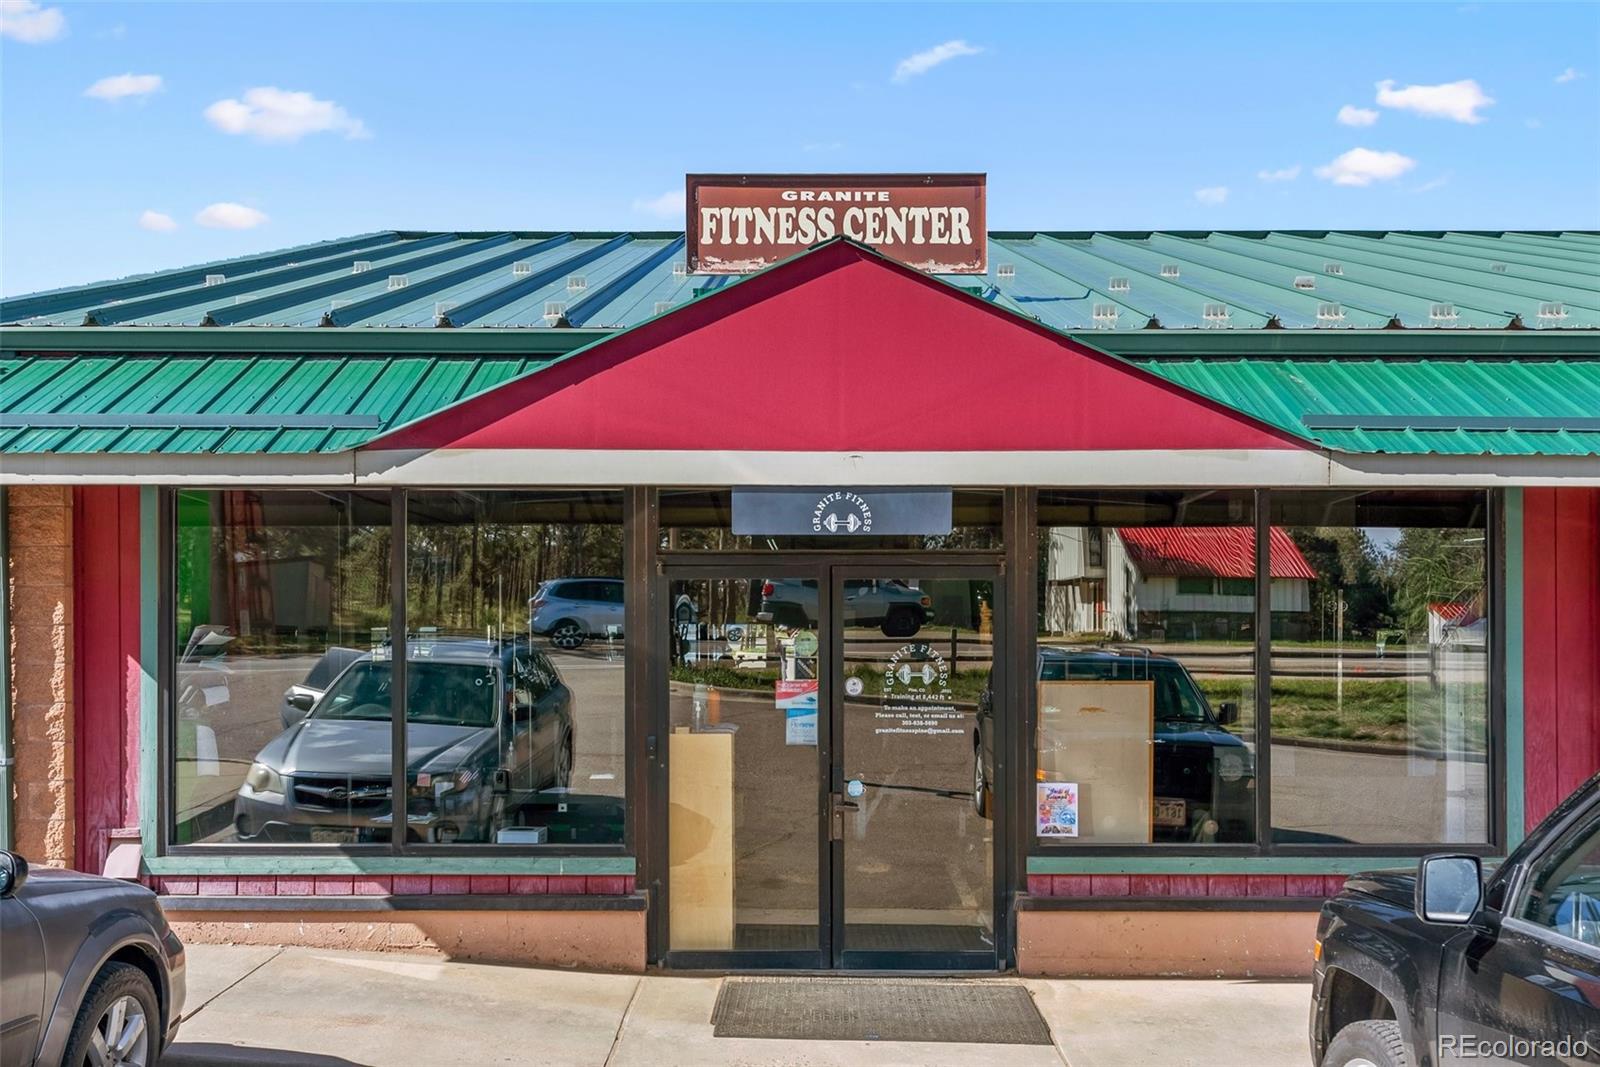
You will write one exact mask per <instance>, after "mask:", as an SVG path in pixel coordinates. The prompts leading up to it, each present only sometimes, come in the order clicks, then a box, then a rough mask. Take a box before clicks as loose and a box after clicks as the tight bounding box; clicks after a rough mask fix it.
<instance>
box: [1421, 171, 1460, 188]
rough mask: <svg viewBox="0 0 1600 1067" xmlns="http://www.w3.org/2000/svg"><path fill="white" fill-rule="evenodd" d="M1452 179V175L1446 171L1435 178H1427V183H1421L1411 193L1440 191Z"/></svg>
mask: <svg viewBox="0 0 1600 1067" xmlns="http://www.w3.org/2000/svg"><path fill="white" fill-rule="evenodd" d="M1453 177H1455V175H1454V174H1452V173H1450V172H1449V171H1446V172H1445V173H1443V174H1441V175H1439V176H1438V177H1437V178H1429V179H1428V180H1427V181H1425V182H1423V183H1422V184H1421V185H1419V186H1417V187H1416V188H1415V189H1413V190H1411V191H1412V192H1413V193H1431V192H1433V191H1434V190H1435V189H1442V188H1444V187H1445V186H1446V185H1449V184H1450V179H1451V178H1453Z"/></svg>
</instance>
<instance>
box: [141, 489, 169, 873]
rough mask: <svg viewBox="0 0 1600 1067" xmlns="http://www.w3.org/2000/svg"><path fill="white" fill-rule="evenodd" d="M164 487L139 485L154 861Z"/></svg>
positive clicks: (144, 739)
mask: <svg viewBox="0 0 1600 1067" xmlns="http://www.w3.org/2000/svg"><path fill="white" fill-rule="evenodd" d="M161 505H162V494H161V490H160V488H158V487H157V486H153V485H147V486H143V487H141V488H140V490H139V841H140V846H141V849H142V851H143V853H144V860H145V863H146V864H147V865H148V864H149V863H150V862H151V860H152V859H154V858H155V856H156V851H157V845H158V837H159V835H160V830H161V821H160V818H159V815H158V813H159V812H160V800H159V798H160V796H161V743H160V739H161V683H160V678H161V673H160V663H161V648H162V641H161V632H162V629H163V624H162V619H163V617H164V616H163V612H162V610H161V577H162V575H163V574H164V573H165V571H166V568H165V567H163V566H162V565H161Z"/></svg>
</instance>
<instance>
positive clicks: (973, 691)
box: [672, 663, 989, 700]
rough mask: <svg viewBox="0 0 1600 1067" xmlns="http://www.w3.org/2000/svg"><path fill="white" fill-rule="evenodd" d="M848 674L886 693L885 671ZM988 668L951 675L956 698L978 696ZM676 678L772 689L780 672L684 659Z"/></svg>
mask: <svg viewBox="0 0 1600 1067" xmlns="http://www.w3.org/2000/svg"><path fill="white" fill-rule="evenodd" d="M845 677H847V678H859V679H861V684H862V686H863V689H862V694H863V695H864V696H879V695H881V694H882V693H883V675H882V673H880V672H878V671H874V670H869V669H867V668H864V667H851V668H850V669H849V670H847V671H846V672H845ZM988 678H989V672H988V671H957V672H956V673H955V674H953V675H951V677H950V693H951V696H953V697H954V698H955V699H956V700H976V699H977V698H978V694H979V693H981V692H983V687H984V686H985V685H986V684H987V683H988ZM672 680H673V681H674V682H701V683H704V684H705V685H711V686H716V687H717V688H718V689H742V690H748V691H752V692H760V693H770V692H772V689H773V686H774V684H775V683H776V682H777V680H778V672H777V671H776V670H773V669H770V668H768V669H765V670H747V671H742V670H738V669H736V668H733V667H720V666H715V665H713V666H706V667H689V666H686V665H684V664H681V663H674V664H673V665H672Z"/></svg>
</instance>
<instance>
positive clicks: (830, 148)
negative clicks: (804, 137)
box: [800, 141, 844, 152]
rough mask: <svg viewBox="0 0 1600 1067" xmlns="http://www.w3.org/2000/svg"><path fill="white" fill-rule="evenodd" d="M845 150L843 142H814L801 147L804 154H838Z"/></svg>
mask: <svg viewBox="0 0 1600 1067" xmlns="http://www.w3.org/2000/svg"><path fill="white" fill-rule="evenodd" d="M843 148H844V142H843V141H812V142H810V143H809V144H803V145H801V146H800V151H802V152H838V151H841V150H842V149H843Z"/></svg>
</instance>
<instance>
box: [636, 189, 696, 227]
mask: <svg viewBox="0 0 1600 1067" xmlns="http://www.w3.org/2000/svg"><path fill="white" fill-rule="evenodd" d="M683 196H684V192H683V190H682V189H669V190H667V191H666V192H664V193H662V194H661V195H660V196H650V197H643V196H641V197H639V198H638V199H636V200H634V202H633V210H635V211H638V212H641V213H643V214H646V215H654V216H656V217H657V218H662V219H678V220H679V221H680V222H681V221H682V220H683V211H684V200H683Z"/></svg>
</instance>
